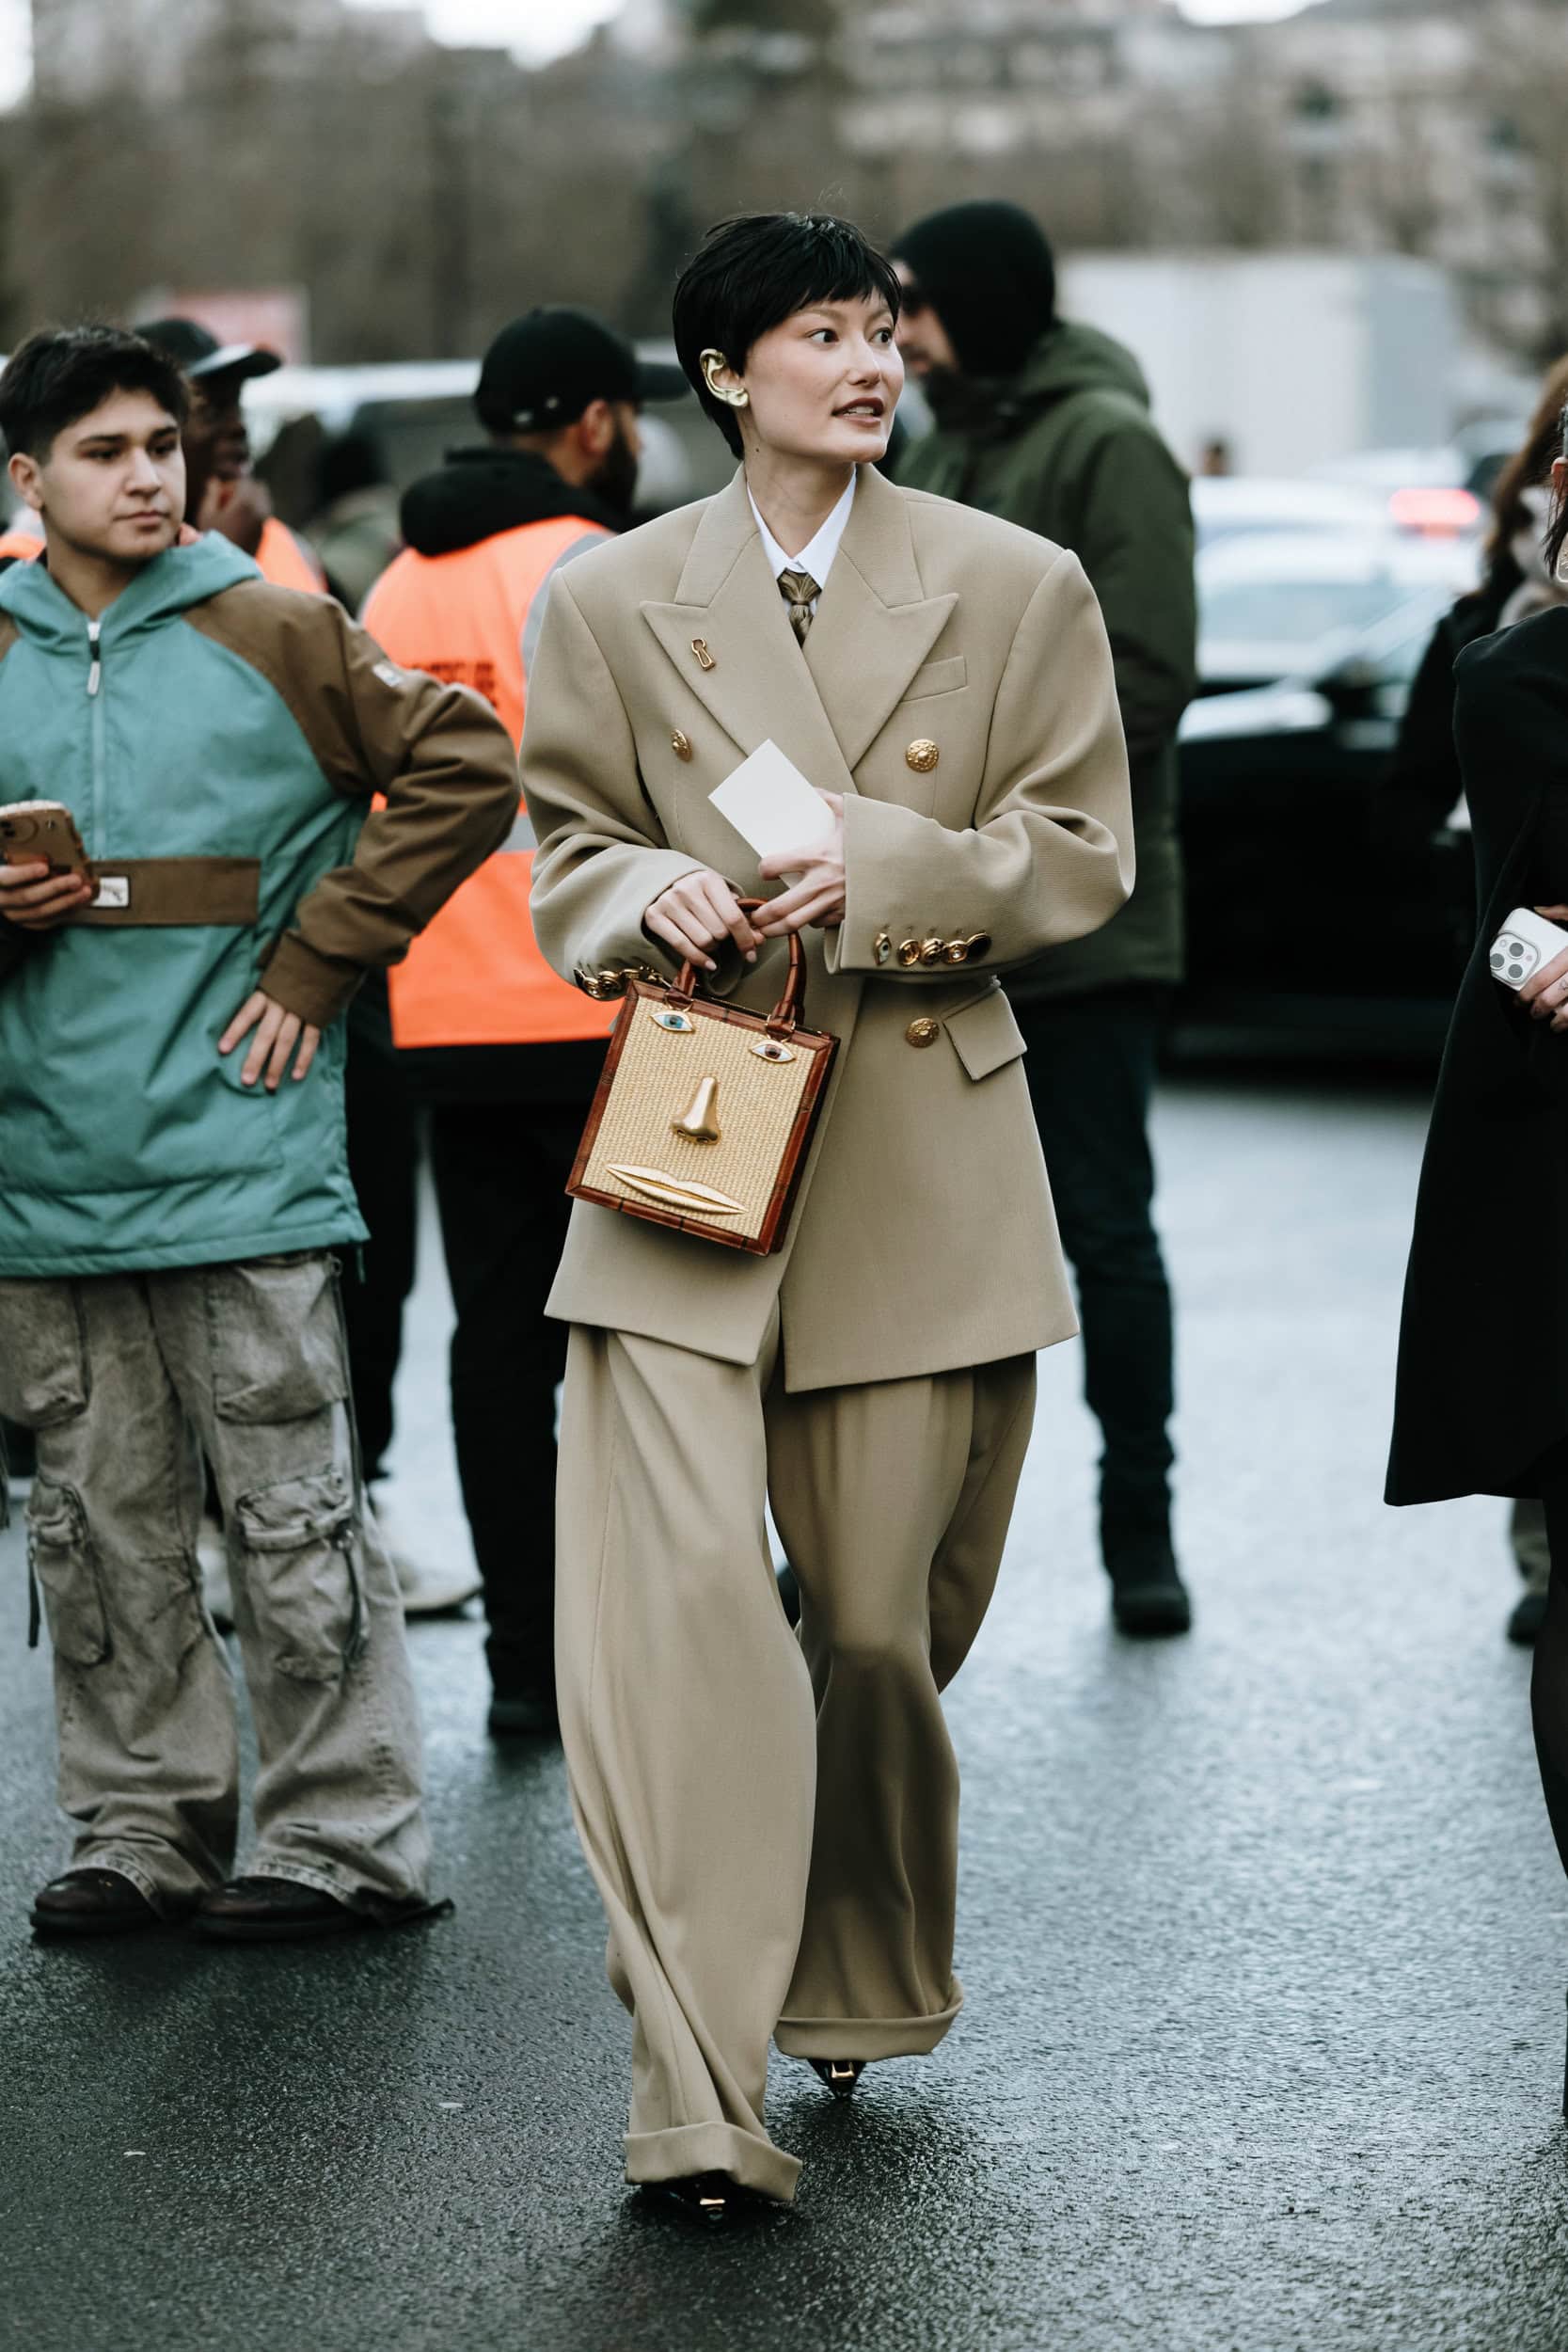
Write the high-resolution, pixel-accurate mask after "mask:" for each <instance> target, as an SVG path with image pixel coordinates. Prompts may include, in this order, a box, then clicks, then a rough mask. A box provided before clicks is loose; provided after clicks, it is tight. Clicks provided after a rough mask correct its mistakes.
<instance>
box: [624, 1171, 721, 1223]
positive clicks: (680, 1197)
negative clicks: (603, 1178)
mask: <svg viewBox="0 0 1568 2352" xmlns="http://www.w3.org/2000/svg"><path fill="white" fill-rule="evenodd" d="M607 1173H608V1174H610V1175H611V1176H619V1178H620V1179H621V1182H622V1183H623V1184H629V1185H630V1187H631V1189H632V1191H633V1192H641V1193H645V1194H646V1195H647V1197H648V1199H649V1200H662V1201H663V1202H664V1205H665V1207H666V1208H670V1209H690V1210H692V1211H694V1212H695V1214H696V1215H697V1216H739V1215H740V1212H741V1210H742V1208H744V1206H745V1203H744V1201H741V1200H731V1199H730V1196H729V1194H728V1193H727V1192H715V1191H714V1189H713V1187H712V1185H711V1184H685V1183H682V1182H681V1181H680V1179H679V1178H678V1177H674V1176H666V1175H665V1174H664V1172H663V1170H662V1169H660V1168H625V1167H621V1166H617V1165H616V1164H615V1163H613V1162H612V1163H611V1164H610V1168H609V1169H608V1170H607Z"/></svg>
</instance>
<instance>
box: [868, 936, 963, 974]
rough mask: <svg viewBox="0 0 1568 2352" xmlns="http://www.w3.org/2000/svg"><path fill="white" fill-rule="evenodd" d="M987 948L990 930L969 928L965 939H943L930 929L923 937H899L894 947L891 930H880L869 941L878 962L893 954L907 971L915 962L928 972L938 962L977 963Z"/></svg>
mask: <svg viewBox="0 0 1568 2352" xmlns="http://www.w3.org/2000/svg"><path fill="white" fill-rule="evenodd" d="M989 951H990V931H971V932H970V934H969V936H968V938H967V939H942V937H941V936H940V935H939V934H938V933H937V932H935V931H933V932H932V933H931V934H930V936H929V937H928V938H926V939H901V940H900V941H899V942H898V945H897V946H896V947H895V946H894V944H893V939H892V935H891V933H889V932H887V931H885V930H883V931H879V932H878V933H877V936H876V938H875V939H874V940H873V941H872V943H871V953H872V956H873V958H874V959H875V961H877V962H878V963H879V964H883V963H886V962H888V961H890V960H891V959H892V958H894V957H896V958H897V960H898V961H899V963H900V964H901V965H902V966H903V968H904V970H905V971H906V972H912V971H913V969H914V967H915V965H916V964H923V965H924V966H925V967H926V969H927V971H929V970H931V969H932V967H933V966H934V965H936V964H939V963H978V962H979V961H980V959H981V958H982V956H984V955H986V954H987V953H989Z"/></svg>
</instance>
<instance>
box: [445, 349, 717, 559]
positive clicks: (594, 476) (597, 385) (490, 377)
mask: <svg viewBox="0 0 1568 2352" xmlns="http://www.w3.org/2000/svg"><path fill="white" fill-rule="evenodd" d="M688 389H689V387H688V384H687V381H686V377H685V375H684V374H683V373H682V372H681V370H680V369H679V368H678V367H676V366H675V365H674V364H673V362H672V363H670V364H668V365H664V364H661V363H659V362H657V361H653V362H649V361H646V360H643V359H640V358H638V356H637V353H636V351H635V350H634V349H633V348H632V346H631V344H630V343H629V342H626V338H625V337H624V336H622V335H617V334H616V332H615V330H614V328H613V327H610V326H606V325H605V324H604V321H603V320H602V319H596V318H595V317H594V314H593V312H592V311H591V310H574V309H572V308H571V307H570V306H569V305H567V304H564V303H562V304H557V305H554V306H552V307H550V308H547V309H540V310H530V311H529V312H528V314H527V316H526V317H524V318H520V319H514V320H513V321H512V323H511V325H510V326H503V327H502V328H501V331H500V333H499V335H498V336H497V337H496V339H495V342H493V343H492V344H491V345H490V348H489V350H488V351H487V352H486V353H485V355H484V364H483V367H482V368H481V370H480V375H479V389H478V390H477V391H476V392H475V394H474V407H475V409H476V410H477V411H478V415H479V421H480V422H481V424H482V425H483V427H484V430H485V431H486V433H488V434H489V435H490V437H491V438H492V439H493V440H495V441H498V442H500V443H503V444H504V443H506V442H512V441H515V440H516V439H517V438H518V437H522V438H523V439H525V440H527V441H529V442H530V443H531V444H532V445H533V446H534V447H535V448H537V447H539V446H540V444H541V442H542V441H546V442H550V443H553V444H554V448H553V450H552V451H551V453H550V454H551V460H552V463H554V464H555V465H556V470H557V471H558V472H562V473H563V474H565V476H566V479H567V480H569V481H576V482H578V483H583V482H586V483H588V484H589V485H591V486H592V487H593V488H594V490H596V491H597V492H598V494H599V496H600V497H601V498H605V499H607V500H608V501H610V505H611V506H613V507H615V508H616V509H617V510H618V511H619V512H620V513H622V514H623V515H625V514H627V513H629V512H630V509H631V502H632V499H633V496H634V495H635V492H636V488H637V459H638V455H639V448H638V441H637V429H636V416H637V411H638V410H639V409H640V408H641V406H642V405H643V404H644V402H647V401H657V400H678V399H679V398H680V397H681V396H682V394H683V393H684V392H686V391H687V390H688ZM607 408H608V409H609V410H610V412H611V414H610V416H609V417H606V416H605V415H604V414H603V413H602V412H603V411H604V410H605V409H607ZM590 412H594V413H593V415H592V417H591V416H590ZM573 427H576V428H578V434H577V438H578V440H579V441H580V442H581V443H582V447H581V449H580V451H575V452H566V451H565V450H564V449H563V445H562V441H561V439H560V438H559V437H561V436H563V435H565V434H567V433H568V432H569V431H570V429H571V428H573ZM601 444H602V446H601ZM562 454H565V455H566V458H567V463H566V464H565V465H564V466H563V465H562V464H560V462H559V460H560V458H561V457H562ZM579 457H580V458H582V459H588V460H594V461H595V462H594V463H593V464H592V465H591V467H590V469H589V470H588V471H587V472H586V473H584V472H582V471H581V470H579V467H578V462H577V460H578V458H579Z"/></svg>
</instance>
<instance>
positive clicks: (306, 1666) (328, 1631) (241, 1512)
mask: <svg viewBox="0 0 1568 2352" xmlns="http://www.w3.org/2000/svg"><path fill="white" fill-rule="evenodd" d="M234 1516H235V1518H236V1521H237V1523H238V1549H239V1551H240V1555H241V1559H240V1569H241V1573H242V1575H243V1576H244V1578H245V1590H246V1591H247V1593H248V1594H249V1596H250V1607H251V1613H252V1615H253V1616H254V1617H255V1620H256V1628H257V1631H258V1632H259V1634H260V1635H261V1641H262V1643H263V1645H264V1646H265V1648H266V1651H267V1655H268V1657H269V1659H270V1660H271V1661H272V1663H273V1665H274V1666H276V1668H277V1671H278V1673H279V1674H285V1675H291V1676H293V1678H294V1680H295V1681H297V1682H335V1681H336V1680H337V1678H338V1677H339V1675H340V1674H341V1672H342V1669H343V1667H344V1665H345V1663H347V1662H349V1661H351V1659H352V1656H353V1652H354V1647H355V1644H356V1639H357V1636H358V1631H359V1615H360V1611H359V1587H358V1580H357V1577H356V1573H355V1565H354V1557H353V1553H354V1541H355V1531H354V1510H353V1505H352V1502H351V1501H350V1497H349V1491H348V1487H347V1485H346V1484H345V1482H344V1480H343V1478H342V1475H341V1472H340V1471H338V1470H317V1471H314V1472H313V1473H312V1474H311V1475H310V1476H309V1477H307V1478H285V1479H283V1480H281V1481H280V1482H279V1484H278V1485H277V1486H258V1487H257V1488H256V1489H255V1491H254V1493H251V1494H248V1495H242V1496H241V1497H240V1500H239V1503H238V1505H237V1506H236V1509H235V1515H234Z"/></svg>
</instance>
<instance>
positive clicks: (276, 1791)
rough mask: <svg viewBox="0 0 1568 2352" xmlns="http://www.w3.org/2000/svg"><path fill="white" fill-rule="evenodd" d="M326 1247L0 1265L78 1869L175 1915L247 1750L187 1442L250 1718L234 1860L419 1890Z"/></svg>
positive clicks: (232, 1810)
mask: <svg viewBox="0 0 1568 2352" xmlns="http://www.w3.org/2000/svg"><path fill="white" fill-rule="evenodd" d="M348 1393H349V1383H348V1370H347V1357H346V1349H345V1346H344V1341H343V1335H342V1315H341V1306H340V1302H339V1298H338V1291H337V1268H336V1264H335V1262H334V1261H333V1260H332V1259H331V1258H330V1257H328V1256H326V1255H325V1253H324V1252H322V1251H319V1250H312V1251H309V1252H304V1253H300V1254H295V1255H291V1256H283V1257H273V1258H261V1259H255V1260H252V1261H249V1262H247V1263H243V1264H233V1265H211V1266H194V1267H183V1268H179V1269H176V1270H174V1271H171V1272H166V1273H145V1274H112V1275H98V1276H92V1277H83V1278H78V1279H58V1280H37V1281H33V1280H17V1279H9V1278H7V1279H0V1414H3V1415H5V1417H6V1418H7V1419H8V1420H10V1421H14V1422H20V1423H21V1424H22V1425H23V1426H24V1428H28V1429H32V1430H34V1431H36V1432H37V1441H38V1475H37V1477H36V1479H35V1481H34V1486H33V1491H32V1498H31V1502H30V1503H29V1506H28V1514H27V1518H28V1529H27V1536H28V1559H29V1564H30V1576H31V1580H32V1608H33V1627H32V1631H33V1635H34V1638H35V1639H36V1636H37V1631H38V1613H39V1604H40V1595H41V1602H42V1610H43V1613H44V1614H45V1615H46V1616H47V1619H48V1625H49V1632H50V1636H51V1639H52V1642H53V1645H54V1652H55V1712H56V1721H57V1725H58V1734H59V1790H60V1804H61V1805H62V1807H63V1808H64V1810H65V1812H66V1814H67V1815H68V1816H69V1817H70V1819H71V1821H72V1822H73V1823H74V1825H75V1830H76V1837H75V1843H74V1846H73V1849H72V1852H71V1867H73V1868H86V1867H94V1868H100V1869H114V1870H119V1871H121V1872H123V1874H124V1875H125V1876H126V1877H127V1878H128V1879H130V1880H131V1881H132V1883H133V1884H135V1886H137V1887H138V1888H139V1889H140V1890H141V1892H142V1894H143V1895H145V1896H146V1897H147V1899H148V1900H149V1901H150V1902H151V1903H152V1904H153V1905H154V1906H155V1907H156V1908H157V1909H158V1910H160V1911H163V1912H165V1913H177V1912H180V1911H182V1910H184V1909H187V1908H189V1906H190V1904H191V1903H192V1902H193V1901H194V1900H195V1899H197V1898H198V1896H199V1895H201V1894H202V1893H203V1892H205V1891H206V1890H207V1889H208V1888H211V1887H214V1886H217V1885H219V1884H221V1883H222V1882H223V1881H224V1880H225V1879H226V1878H227V1877H228V1876H229V1875H230V1871H231V1869H232V1866H233V1859H234V1845H235V1836H236V1830H237V1826H238V1811H239V1750H238V1739H237V1732H236V1724H235V1708H234V1691H233V1685H232V1681H231V1678H230V1670H229V1662H228V1658H227V1654H226V1652H225V1650H224V1647H223V1645H222V1643H221V1642H220V1641H219V1640H218V1637H217V1634H216V1632H215V1630H214V1626H213V1623H212V1619H211V1617H210V1616H209V1615H208V1613H207V1610H206V1608H205V1605H204V1603H203V1600H202V1596H201V1581H200V1570H199V1567H198V1563H197V1556H196V1539H197V1531H198V1525H199V1521H200V1515H201V1504H202V1483H203V1482H202V1467H201V1457H202V1454H203V1453H204V1454H206V1457H207V1459H208V1461H209V1462H210V1463H211V1465H212V1469H213V1474H214V1478H215V1480H216V1483H217V1489H218V1495H219V1498H220V1500H221V1502H222V1505H223V1515H224V1521H225V1525H226V1527H227V1529H228V1531H229V1552H230V1572H231V1581H232V1584H233V1593H234V1618H235V1628H236V1630H237V1632H238V1635H239V1644H240V1653H241V1658H242V1660H243V1662H244V1668H245V1684H246V1688H247V1691H248V1692H249V1697H250V1706H251V1712H252V1716H253V1718H254V1721H255V1726H256V1739H257V1745H258V1748H259V1750H260V1756H261V1772H260V1775H259V1777H258V1780H257V1783H256V1791H255V1816H256V1846H255V1851H253V1853H252V1855H251V1857H250V1860H249V1862H248V1864H247V1868H248V1869H249V1870H250V1871H252V1872H256V1873H265V1874H267V1875H269V1876H272V1877H276V1878H284V1879H293V1880H297V1881H298V1882H299V1883H301V1884H303V1885H306V1886H311V1887H314V1888H316V1889H318V1890H319V1891H320V1892H322V1893H324V1894H326V1895H331V1896H335V1897H336V1898H337V1899H339V1900H340V1901H342V1902H345V1903H347V1904H349V1905H351V1906H352V1907H354V1908H355V1909H357V1910H363V1911H367V1912H370V1913H372V1914H375V1913H376V1912H378V1911H380V1910H381V1909H382V1908H383V1907H388V1908H389V1907H391V1906H395V1905H398V1904H402V1903H404V1902H406V1901H407V1900H408V1899H410V1898H411V1897H420V1896H422V1895H423V1894H424V1892H425V1887H426V1879H427V1874H428V1868H429V1840H428V1837H427V1835H426V1831H425V1826H424V1820H423V1815H422V1809H421V1799H420V1729H419V1715H418V1710H417V1707H416V1703H415V1698H414V1691H413V1684H412V1680H411V1677H410V1674H409V1669H408V1658H407V1652H406V1649H405V1646H404V1630H403V1613H402V1609H401V1607H400V1604H399V1599H398V1591H397V1583H396V1579H395V1576H394V1574H393V1571H392V1568H391V1566H390V1564H389V1562H388V1559H387V1556H386V1554H385V1552H384V1550H383V1549H382V1547H381V1544H380V1542H379V1540H378V1538H377V1536H376V1534H375V1529H374V1525H373V1522H372V1521H371V1520H370V1519H369V1518H367V1517H365V1516H364V1515H363V1514H362V1510H361V1498H360V1495H359V1492H358V1487H359V1480H358V1476H357V1470H356V1461H355V1449H354V1445H353V1438H352V1428H351V1424H350V1420H349V1414H348V1410H347V1400H348Z"/></svg>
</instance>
